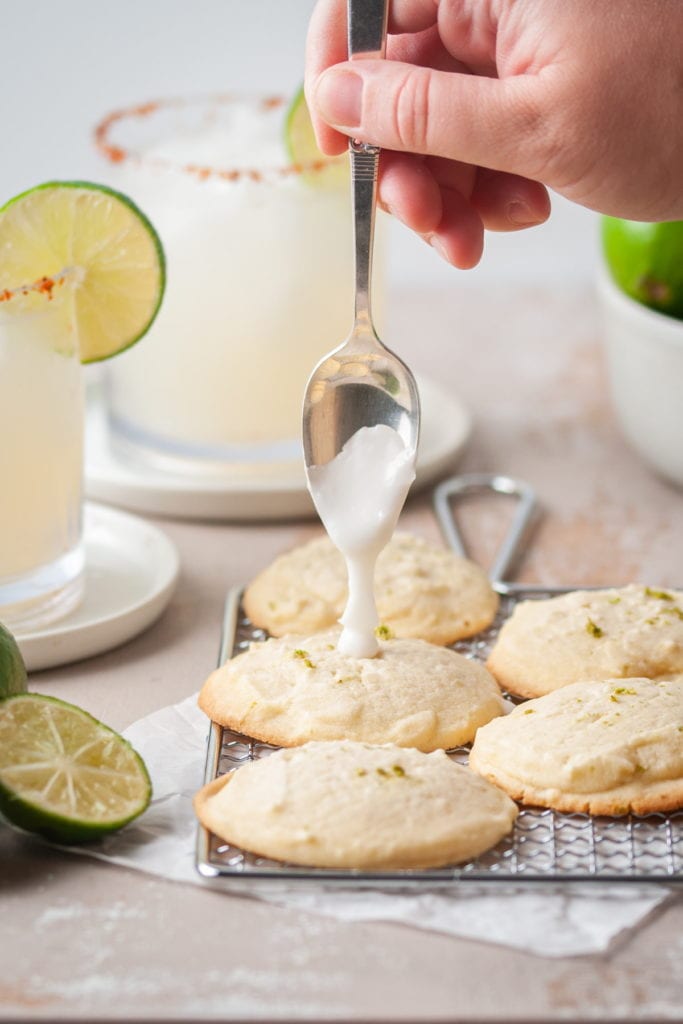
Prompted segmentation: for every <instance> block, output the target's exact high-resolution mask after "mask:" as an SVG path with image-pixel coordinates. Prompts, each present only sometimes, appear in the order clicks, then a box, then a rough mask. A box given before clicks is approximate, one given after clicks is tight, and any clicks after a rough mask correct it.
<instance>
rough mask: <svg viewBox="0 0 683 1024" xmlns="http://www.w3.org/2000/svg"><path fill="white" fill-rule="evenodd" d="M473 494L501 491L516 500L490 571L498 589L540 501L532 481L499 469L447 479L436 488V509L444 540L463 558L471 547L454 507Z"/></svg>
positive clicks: (517, 556) (502, 587)
mask: <svg viewBox="0 0 683 1024" xmlns="http://www.w3.org/2000/svg"><path fill="white" fill-rule="evenodd" d="M472 494H501V495H505V496H506V497H513V498H516V500H517V508H516V509H515V513H514V516H513V518H512V522H511V523H510V529H509V530H508V532H507V534H506V536H505V537H504V539H503V542H502V544H501V545H500V547H499V549H498V551H497V552H496V554H495V557H494V559H493V563H492V565H491V567H490V569H489V573H488V575H489V579H490V580H491V582H492V583H493V584H494V585H495V586H497V588H498V589H499V590H503V591H504V590H505V589H506V588H505V583H506V581H508V578H509V576H510V575H512V572H513V569H514V567H515V565H516V564H517V562H518V561H519V559H520V557H521V555H522V553H523V552H524V548H525V546H526V541H527V539H528V536H529V532H530V528H531V525H532V523H533V522H534V520H536V518H537V517H538V515H539V513H540V504H539V502H538V499H537V497H536V493H535V491H534V490H533V488H532V487H530V486H529V484H526V483H523V482H522V481H521V480H514V479H513V478H512V477H509V476H501V475H499V474H496V473H466V474H464V475H462V476H454V477H450V478H449V479H448V480H444V481H443V483H441V484H439V486H438V487H437V488H436V489H435V491H434V512H435V514H436V518H437V521H438V523H439V526H440V528H441V532H442V534H443V536H444V540H445V541H446V543H447V544H448V545H449V546H450V547H451V548H452V549H453V551H455V553H456V554H458V555H461V556H462V557H463V558H467V557H468V551H467V548H466V547H465V541H464V539H463V536H462V533H461V532H460V528H459V527H458V524H457V521H456V518H455V511H454V507H455V505H456V504H457V503H458V501H460V500H461V499H463V498H466V497H469V496H470V495H472Z"/></svg>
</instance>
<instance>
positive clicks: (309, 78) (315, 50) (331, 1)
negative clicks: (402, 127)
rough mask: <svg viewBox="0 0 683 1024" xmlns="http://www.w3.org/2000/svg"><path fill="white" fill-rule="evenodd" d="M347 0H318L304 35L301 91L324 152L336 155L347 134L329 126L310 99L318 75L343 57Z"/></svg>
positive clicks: (346, 52) (343, 58)
mask: <svg viewBox="0 0 683 1024" xmlns="http://www.w3.org/2000/svg"><path fill="white" fill-rule="evenodd" d="M347 56H348V49H347V42H346V0H319V2H318V3H317V4H316V6H315V9H314V11H313V14H312V16H311V20H310V22H309V26H308V35H307V37H306V75H305V78H304V91H305V93H306V102H307V103H308V109H309V110H310V112H311V120H312V121H313V129H314V131H315V135H316V138H317V140H318V145H319V147H320V149H321V150H322V151H323V153H327V154H328V155H329V156H337V155H338V154H339V153H343V152H344V150H345V149H346V147H347V145H348V138H347V136H346V135H344V134H342V133H341V132H338V131H335V130H334V128H331V127H330V126H329V125H328V124H327V123H326V122H325V121H324V120H323V119H322V117H321V116H320V114H319V112H318V110H317V109H316V106H315V103H314V102H313V100H312V94H313V90H314V86H315V83H316V82H317V80H318V76H319V75H320V74H321V72H322V71H324V70H325V69H326V68H328V67H330V66H331V65H332V64H338V63H339V62H340V61H344V60H346V58H347Z"/></svg>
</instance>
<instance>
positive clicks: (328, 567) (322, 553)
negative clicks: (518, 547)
mask: <svg viewBox="0 0 683 1024" xmlns="http://www.w3.org/2000/svg"><path fill="white" fill-rule="evenodd" d="M375 596H376V600H377V610H378V613H379V618H380V622H382V623H385V624H386V625H387V626H389V627H390V628H391V629H392V630H393V632H394V633H395V635H396V636H398V637H418V638H419V639H421V640H428V641H429V642H430V643H433V644H450V643H453V642H454V641H455V640H459V639H462V638H463V637H468V636H473V635H474V634H475V633H479V632H480V631H481V630H482V629H486V627H487V626H489V625H490V624H491V622H493V619H494V617H495V614H496V611H497V609H498V595H497V594H496V592H495V591H494V590H493V588H492V587H491V584H490V582H489V580H488V578H487V576H486V574H485V573H484V572H483V570H482V569H480V568H479V566H478V565H475V564H474V562H470V561H469V560H468V559H466V558H461V557H460V556H459V555H456V554H455V553H454V552H452V551H448V550H446V549H445V548H441V547H438V546H437V545H435V544H430V543H429V542H428V541H426V540H423V539H422V538H421V537H415V536H413V535H411V534H407V533H396V534H394V536H393V537H392V539H391V540H390V541H389V543H388V544H387V546H386V548H384V550H383V551H382V552H381V553H380V556H379V558H378V559H377V568H376V571H375ZM346 597H347V587H346V567H345V564H344V559H343V557H342V555H341V554H340V553H339V552H338V551H337V549H336V548H335V547H334V545H333V544H332V541H331V540H330V539H329V538H328V537H320V538H317V539H315V540H312V541H309V543H308V544H304V545H302V546H301V547H297V548H294V549H293V550H292V551H288V552H286V553H285V554H283V555H280V557H279V558H276V559H275V561H274V562H273V563H272V564H271V565H270V566H269V567H268V568H267V569H264V571H263V572H262V573H260V574H259V575H258V576H257V577H256V579H255V580H254V581H253V583H252V584H251V585H250V586H249V587H248V588H247V590H246V591H245V594H244V607H245V610H246V612H247V615H248V616H249V618H250V619H251V620H252V622H253V623H254V624H255V625H257V626H260V627H261V628H262V629H266V630H267V631H268V632H269V633H270V634H271V635H272V636H286V635H287V634H289V633H300V634H308V633H314V632H316V630H319V629H326V628H327V627H328V626H331V625H333V624H334V623H335V622H337V620H338V619H339V618H340V616H341V614H342V612H343V611H344V607H345V605H346Z"/></svg>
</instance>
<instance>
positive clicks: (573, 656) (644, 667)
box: [486, 583, 683, 697]
mask: <svg viewBox="0 0 683 1024" xmlns="http://www.w3.org/2000/svg"><path fill="white" fill-rule="evenodd" d="M486 666H487V668H488V669H489V671H491V672H492V673H493V675H494V676H495V677H496V679H497V680H498V682H499V683H500V685H501V686H502V687H503V688H504V689H506V690H509V691H510V692H511V693H517V694H520V695H521V696H522V697H540V696H542V695H543V694H544V693H550V692H551V691H552V690H556V689H557V688H558V687H560V686H566V685H567V684H568V683H576V682H579V681H580V680H582V679H611V678H614V679H617V678H620V679H627V678H631V677H634V676H645V677H647V678H648V679H653V678H655V677H656V676H669V675H675V674H676V673H679V672H683V593H681V592H680V591H676V590H658V589H655V588H653V587H645V586H642V585H639V584H635V583H631V584H629V585H628V586H626V587H619V588H613V589H610V590H574V591H572V592H571V593H569V594H562V595H561V596H560V597H552V598H549V599H548V600H539V601H534V600H531V601H522V602H520V603H519V604H518V605H517V607H516V608H515V610H514V612H513V613H512V615H511V616H510V618H509V619H508V621H507V622H506V623H505V624H504V626H503V628H502V629H501V631H500V634H499V636H498V639H497V641H496V643H495V645H494V647H493V650H492V651H491V654H490V655H489V658H488V661H487V663H486Z"/></svg>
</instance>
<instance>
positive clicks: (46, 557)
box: [0, 286, 84, 634]
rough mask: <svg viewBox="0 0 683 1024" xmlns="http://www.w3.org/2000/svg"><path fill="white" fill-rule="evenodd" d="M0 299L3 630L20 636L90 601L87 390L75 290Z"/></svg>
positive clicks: (0, 581)
mask: <svg viewBox="0 0 683 1024" xmlns="http://www.w3.org/2000/svg"><path fill="white" fill-rule="evenodd" d="M0 300H2V301H0V381H2V401H1V402H0V437H2V443H0V481H2V498H1V499H0V621H1V622H3V623H4V624H5V625H6V626H8V627H9V628H10V629H11V630H13V631H14V632H16V633H19V634H21V633H22V632H27V631H32V630H36V629H40V628H42V627H43V626H45V625H47V624H48V623H50V622H52V621H54V620H55V619H58V618H60V617H61V616H63V615H66V614H67V613H68V612H69V611H71V610H72V609H73V608H74V607H75V606H76V605H77V604H78V602H79V600H80V599H81V596H82V592H83V565H84V556H83V545H82V540H81V511H82V469H83V383H82V369H81V365H80V362H79V359H78V351H77V338H76V332H75V327H74V320H73V305H72V294H71V293H70V288H69V287H68V286H64V287H62V288H60V289H55V290H54V293H53V291H52V290H45V291H36V292H32V293H31V294H28V295H26V294H25V295H21V294H20V295H10V293H9V292H4V293H2V295H0Z"/></svg>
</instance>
